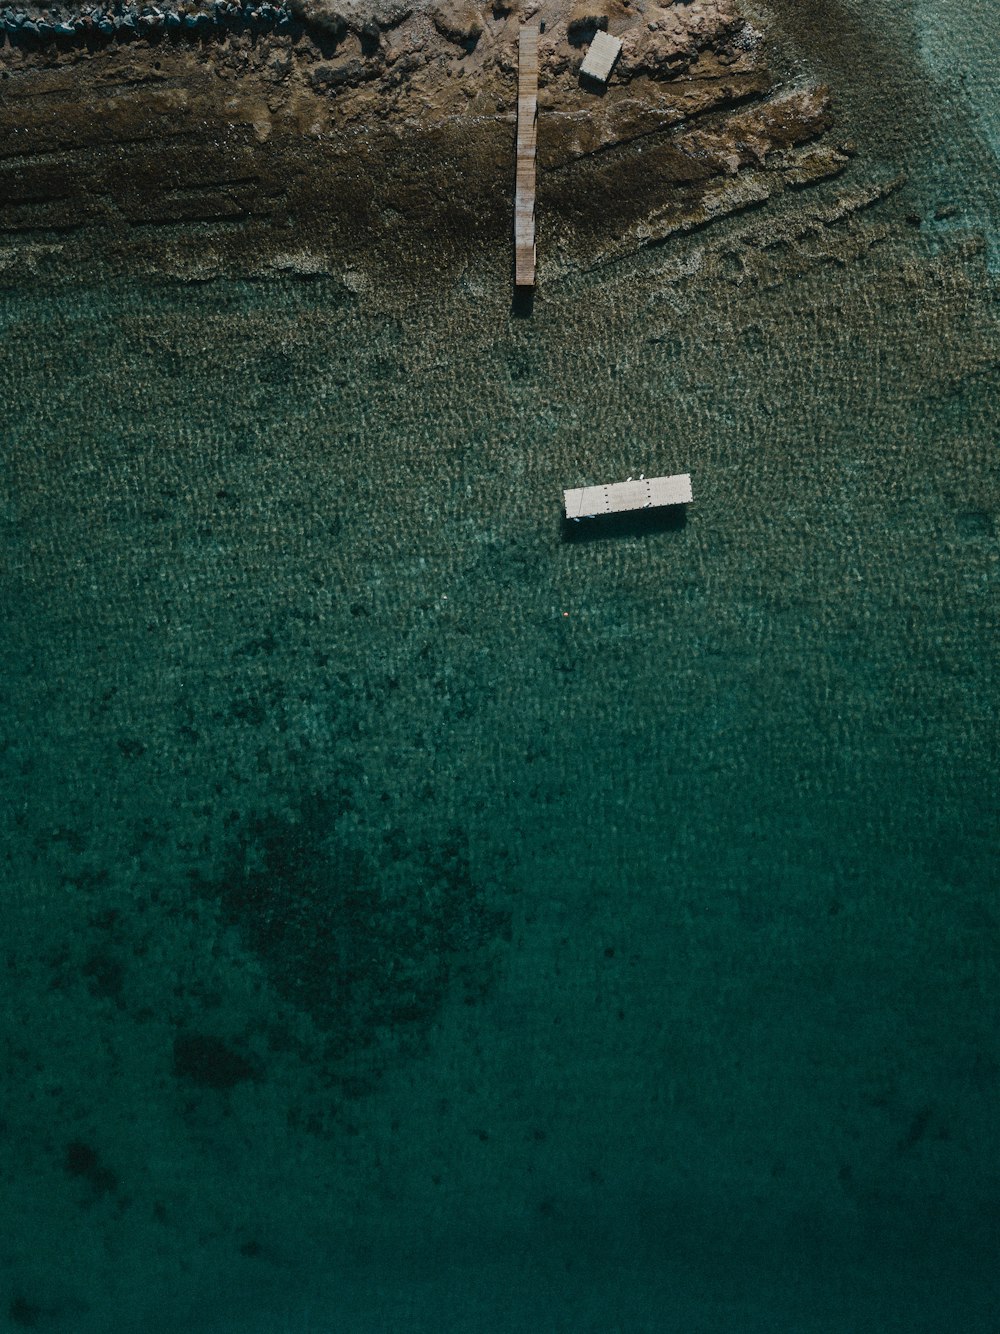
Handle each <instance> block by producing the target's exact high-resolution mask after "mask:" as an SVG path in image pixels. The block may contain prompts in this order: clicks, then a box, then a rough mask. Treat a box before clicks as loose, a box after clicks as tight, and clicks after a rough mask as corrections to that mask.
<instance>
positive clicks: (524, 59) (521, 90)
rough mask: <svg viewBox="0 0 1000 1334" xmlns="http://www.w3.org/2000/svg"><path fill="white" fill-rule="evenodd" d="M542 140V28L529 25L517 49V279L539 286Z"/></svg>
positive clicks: (515, 206)
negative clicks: (537, 181) (537, 231)
mask: <svg viewBox="0 0 1000 1334" xmlns="http://www.w3.org/2000/svg"><path fill="white" fill-rule="evenodd" d="M537 143H538V29H537V28H536V27H529V26H527V25H525V26H523V27H522V28H521V31H520V33H519V35H518V49H517V176H516V184H515V190H514V282H515V284H516V285H517V286H518V287H533V286H534V285H535V150H536V147H537Z"/></svg>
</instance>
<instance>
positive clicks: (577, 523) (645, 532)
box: [562, 505, 687, 542]
mask: <svg viewBox="0 0 1000 1334" xmlns="http://www.w3.org/2000/svg"><path fill="white" fill-rule="evenodd" d="M686 525H687V506H686V505H667V506H664V507H663V508H662V509H655V510H628V511H626V512H625V513H624V514H602V515H598V516H597V517H596V518H592V519H567V518H566V517H565V516H564V517H563V519H562V540H563V541H564V542H597V541H601V540H605V539H609V538H616V537H650V536H652V534H654V533H673V532H677V531H678V530H679V529H681V528H684V527H685V526H686Z"/></svg>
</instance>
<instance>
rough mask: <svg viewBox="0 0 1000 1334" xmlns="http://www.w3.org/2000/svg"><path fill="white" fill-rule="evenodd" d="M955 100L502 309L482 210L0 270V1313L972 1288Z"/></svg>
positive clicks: (774, 1316)
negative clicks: (6, 276) (476, 249)
mask: <svg viewBox="0 0 1000 1334" xmlns="http://www.w3.org/2000/svg"><path fill="white" fill-rule="evenodd" d="M947 8H948V7H947V6H945V5H941V6H940V7H939V9H938V11H937V13H938V14H939V15H941V16H944V17H946V10H947ZM947 31H948V27H947V24H945V23H944V22H943V19H942V24H939V26H938V29H937V32H938V38H936V39H935V40H943V39H942V38H941V36H940V34H941V33H944V34H947ZM911 37H912V34H910V35H909V36H907V43H909V42H910V39H911ZM912 49H914V48H912V46H911V45H909V44H908V45H907V47H906V50H907V52H908V53H912ZM812 58H813V59H815V60H818V59H819V55H817V54H816V53H815V52H814V53H813V54H812ZM964 58H965V57H964V56H963V59H964ZM969 58H970V59H971V57H969ZM851 95H852V94H851V91H850V89H848V91H847V92H846V93H845V94H844V96H845V98H846V105H845V109H844V114H845V115H846V116H847V118H848V119H850V117H851V116H853V117H854V118H855V121H856V123H857V125H860V124H861V123H862V120H861V116H860V111H859V104H857V103H854V104H852V103H851V101H850V97H851ZM960 102H961V99H957V101H956V106H957V108H958V109H957V110H955V113H954V119H953V121H952V122H951V133H952V135H953V142H954V144H955V161H956V162H957V163H959V164H961V171H959V170H958V169H957V168H956V170H955V172H954V175H953V177H951V178H948V177H947V176H945V177H942V175H941V171H942V166H941V161H940V158H939V156H938V155H937V154H935V153H930V152H929V151H926V147H925V146H923V145H918V146H917V147H916V148H914V149H913V150H912V154H911V156H909V157H908V158H907V160H906V161H905V162H904V161H900V160H898V159H897V158H894V157H893V153H894V151H895V147H894V145H895V140H894V139H893V137H892V136H891V135H888V134H887V135H886V137H885V139H884V140H883V142H882V143H881V145H880V149H879V154H878V155H876V154H874V153H873V154H872V160H870V161H862V162H860V163H859V164H858V166H857V168H856V179H857V180H859V181H864V180H865V179H866V178H872V179H874V178H881V177H883V176H885V175H886V174H887V173H889V172H890V171H892V170H898V169H899V167H900V166H905V167H906V168H907V169H908V170H909V171H910V173H911V183H910V185H908V186H907V187H906V188H905V189H906V191H908V192H909V193H904V195H903V197H902V202H901V203H898V204H890V205H887V206H885V207H884V208H883V209H877V208H876V209H873V210H871V211H870V212H869V213H867V214H865V215H862V216H861V217H860V218H859V219H858V220H857V221H855V222H852V223H847V224H845V225H844V228H843V229H842V232H837V239H836V243H835V244H834V245H833V246H828V245H827V244H826V243H825V242H824V241H822V240H820V241H817V240H816V239H815V238H810V237H809V236H808V235H805V236H802V237H799V239H797V240H792V241H790V242H788V243H787V244H782V245H775V246H773V247H768V248H762V247H761V246H760V244H759V243H758V242H757V240H754V236H755V235H756V233H754V232H753V227H754V224H753V223H751V222H747V221H745V220H744V221H743V222H740V221H734V222H731V223H728V224H725V225H724V226H723V227H722V228H721V229H718V234H716V233H714V232H712V233H705V234H703V235H701V236H695V237H688V238H685V239H682V240H680V241H672V242H670V243H669V244H668V245H667V246H664V247H661V248H659V249H656V250H651V251H648V252H646V253H645V254H643V255H641V256H639V257H637V258H635V259H632V260H629V261H625V262H622V263H619V264H617V265H614V266H611V267H608V268H605V269H602V270H598V271H596V272H595V273H592V274H589V275H585V276H579V277H575V278H566V279H563V280H560V281H558V282H554V283H553V284H551V285H550V286H549V287H543V289H542V291H541V292H540V294H539V299H538V301H537V303H536V306H535V310H534V313H533V315H532V317H531V318H530V319H519V318H514V317H512V315H511V313H510V311H509V309H508V301H509V293H508V290H507V256H506V255H495V256H490V257H488V262H487V263H486V264H484V266H483V267H482V269H480V270H478V271H476V272H472V271H470V272H468V273H467V274H466V275H465V276H464V277H463V278H462V279H461V280H460V281H459V282H457V283H452V282H449V283H447V284H444V283H443V284H442V289H441V291H440V292H439V293H437V294H436V300H435V302H434V303H432V304H428V303H427V302H426V301H423V300H421V301H419V302H418V301H416V300H415V299H413V298H412V297H411V296H410V295H409V294H408V293H407V292H406V290H405V289H404V288H402V287H400V288H399V289H397V290H393V291H385V290H376V289H371V288H367V287H365V285H364V283H363V282H361V283H359V282H357V281H353V280H352V284H351V285H350V286H348V285H346V284H344V283H339V282H333V281H315V282H304V283H273V284H259V285H240V284H227V283H222V282H216V283H212V284H207V285H204V286H198V287H183V286H176V287H170V286H162V285H161V286H150V285H146V284H143V283H142V282H141V281H139V280H138V279H137V280H136V281H135V282H133V283H129V284H114V285H108V286H105V287H96V286H81V287H76V288H72V289H64V290H60V291H49V292H41V291H38V292H34V293H28V292H8V293H5V294H4V295H3V298H2V302H0V320H2V327H3V340H2V353H0V355H2V376H0V383H2V385H3V400H4V402H3V407H4V439H5V451H4V453H5V468H4V490H3V499H4V520H3V521H4V526H5V533H4V536H5V543H4V550H5V552H6V557H5V586H6V591H7V599H6V607H7V616H6V619H5V626H4V636H3V641H2V643H3V677H2V679H3V683H4V690H5V693H6V700H5V708H4V716H5V727H4V747H3V750H2V756H0V763H2V765H3V770H2V773H3V779H2V781H3V790H4V792H5V794H6V795H7V801H6V803H5V805H4V816H3V818H4V820H5V823H6V829H5V833H6V838H5V846H6V848H7V850H8V856H9V862H8V867H9V869H8V875H7V881H6V902H5V913H4V955H3V957H4V965H5V968H6V978H5V994H6V995H7V996H8V997H9V1005H8V1007H7V1021H8V1029H9V1031H8V1035H7V1040H6V1045H5V1051H6V1055H5V1058H4V1060H5V1071H4V1073H5V1084H6V1095H5V1098H4V1107H3V1112H2V1116H3V1121H4V1129H5V1135H4V1140H3V1145H4V1161H3V1174H4V1183H5V1185H4V1199H5V1208H4V1218H5V1227H4V1229H3V1245H2V1249H0V1263H2V1265H3V1269H4V1272H5V1292H6V1293H8V1294H9V1296H8V1297H6V1298H5V1301H6V1306H5V1308H4V1311H3V1312H2V1314H3V1315H4V1316H5V1317H6V1318H7V1321H8V1324H9V1326H10V1328H12V1329H19V1328H28V1327H37V1328H40V1329H50V1328H51V1329H53V1330H73V1331H81V1332H82V1334H90V1331H107V1330H111V1329H114V1330H132V1329H136V1330H138V1329H142V1330H147V1331H157V1330H164V1331H166V1330H175V1329H179V1328H186V1329H191V1330H198V1331H201V1330H205V1331H210V1332H211V1334H216V1332H218V1334H223V1332H225V1334H228V1332H229V1331H235V1330H244V1329H260V1330H267V1331H285V1330H289V1331H292V1330H295V1331H300V1330H323V1331H326V1330H348V1331H355V1330H356V1331H369V1330H393V1331H396V1330H423V1329H425V1328H426V1329H428V1330H429V1329H440V1328H444V1329H449V1330H470V1331H471V1330H535V1329H544V1330H560V1329H565V1330H573V1331H577V1330H581V1329H589V1330H595V1331H607V1330H623V1331H630V1332H631V1331H645V1330H649V1331H659V1330H663V1329H672V1328H677V1329H683V1330H686V1331H687V1330H691V1331H699V1330H704V1331H716V1330H719V1331H728V1330H734V1329H739V1330H761V1331H764V1330H768V1331H770V1330H775V1329H781V1330H793V1329H794V1330H796V1331H800V1330H803V1331H804V1330H809V1331H813V1330H823V1331H826V1330H829V1331H843V1330H846V1329H850V1330H859V1331H860V1330H869V1329H878V1330H896V1329H898V1330H907V1331H912V1330H928V1331H932V1330H933V1331H937V1330H942V1329H948V1328H961V1329H965V1330H989V1329H993V1328H995V1327H996V1324H997V1317H998V1309H997V1306H998V1298H1000V1292H998V1285H997V1281H996V1278H995V1273H994V1270H993V1268H992V1267H991V1260H992V1256H993V1253H994V1247H995V1238H996V1228H997V1221H998V1220H997V1205H996V1200H997V1184H998V1182H997V1161H998V1159H997V1150H998V1141H997V1130H996V1118H995V1105H996V1096H997V1085H998V1073H1000V1051H998V1041H997V1030H996V1024H995V1013H994V1012H995V1004H994V1002H995V994H996V983H997V969H998V948H1000V922H998V919H997V915H996V908H995V902H994V891H995V881H994V875H993V869H992V868H993V858H994V857H995V833H996V829H995V808H994V802H993V797H992V789H993V783H994V778H993V775H994V767H995V760H996V731H995V699H996V696H995V680H994V674H993V668H992V660H993V656H994V654H993V652H992V644H993V642H994V636H995V621H996V602H995V581H996V572H997V541H996V508H997V481H998V477H997V463H996V450H995V443H996V421H997V398H998V385H997V375H996V370H997V355H998V354H997V346H998V340H997V333H998V329H997V325H998V320H997V306H996V301H995V296H996V291H995V280H994V279H991V277H990V274H989V271H988V262H989V250H988V248H987V247H986V246H984V244H983V243H981V242H980V241H978V240H977V239H976V236H977V235H980V236H981V235H983V234H985V233H986V232H987V230H988V217H987V215H986V211H985V210H986V204H987V203H988V201H989V199H990V190H991V189H992V185H991V179H990V177H989V174H988V170H987V168H986V166H984V165H983V164H985V163H988V162H989V161H991V160H992V158H991V155H990V153H989V151H988V147H989V145H988V144H987V142H986V139H985V138H984V136H983V134H982V130H981V125H980V123H979V121H978V120H977V114H978V113H977V114H974V113H973V112H972V111H971V110H969V109H968V108H965V109H963V107H962V106H960V105H959V103H960ZM983 107H984V108H985V109H984V110H983V112H982V114H988V111H989V108H988V106H987V105H986V104H985V103H984V104H983ZM852 128H854V132H855V133H857V128H856V126H855V127H852ZM876 157H877V160H875V158H876ZM970 163H971V164H977V163H978V164H979V166H978V167H977V168H976V171H975V172H973V171H972V170H971V168H970V165H969V164H970ZM977 173H978V174H977ZM942 181H944V185H942ZM947 185H951V186H953V187H954V188H953V190H952V193H953V194H956V197H957V192H959V191H960V190H961V192H962V193H961V200H960V203H961V209H960V211H959V213H957V214H950V215H949V216H948V217H946V218H939V219H935V218H934V217H933V207H934V204H935V202H936V201H939V200H940V198H941V191H942V189H944V188H945V186H947ZM836 188H838V189H839V188H840V187H836ZM969 201H972V202H969ZM984 201H985V202H984ZM782 207H783V208H784V211H785V213H786V214H787V215H788V216H789V217H790V218H791V217H794V216H795V215H796V212H797V211H798V210H807V209H808V208H810V207H812V201H811V200H810V199H806V198H805V197H803V199H802V201H801V203H799V202H798V201H795V200H792V201H789V202H788V203H786V204H785V205H783V206H782ZM907 209H911V210H912V209H918V210H920V212H921V216H922V217H925V221H924V223H923V224H922V225H921V226H920V227H917V226H915V225H910V224H907V223H906V222H905V221H902V220H901V219H902V217H903V215H904V214H905V212H906V210H907ZM925 209H926V213H925V212H924V210H925ZM758 221H759V220H758ZM836 230H837V229H834V231H835V232H836ZM740 235H746V236H747V238H748V239H747V241H746V243H745V244H744V243H741V242H740V241H739V237H740ZM543 272H544V270H543ZM680 470H684V471H690V472H691V473H692V475H693V479H694V489H695V504H694V505H693V506H692V507H691V510H690V514H689V516H688V518H687V521H686V522H679V521H676V520H673V519H671V520H670V521H668V522H665V523H664V524H662V525H655V526H652V527H649V526H647V527H646V528H634V529H629V528H626V529H625V530H624V531H620V532H616V533H614V534H611V535H608V536H605V537H598V538H588V537H587V535H585V534H584V533H582V532H581V531H577V530H571V531H568V532H567V531H565V530H564V529H563V528H562V527H561V525H560V521H559V499H560V488H561V487H562V486H564V485H576V484H581V483H586V482H590V481H597V480H603V479H606V478H614V477H624V476H626V475H628V474H630V473H632V474H634V473H637V472H639V471H644V472H646V473H647V474H651V473H659V472H672V471H680Z"/></svg>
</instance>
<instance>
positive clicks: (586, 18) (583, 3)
mask: <svg viewBox="0 0 1000 1334" xmlns="http://www.w3.org/2000/svg"><path fill="white" fill-rule="evenodd" d="M611 9H612V3H611V0H575V3H574V5H573V8H572V9H571V10H570V14H569V23H568V24H567V27H566V31H567V33H568V35H569V39H570V41H571V42H576V41H586V40H587V39H588V38H590V37H592V36H593V34H594V33H595V32H597V30H598V29H599V28H600V29H602V30H603V31H605V32H606V31H607V27H608V19H609V18H610V17H611Z"/></svg>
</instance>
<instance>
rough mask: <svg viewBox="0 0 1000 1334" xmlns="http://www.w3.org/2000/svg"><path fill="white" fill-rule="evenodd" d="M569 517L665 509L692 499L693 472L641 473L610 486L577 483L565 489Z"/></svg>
mask: <svg viewBox="0 0 1000 1334" xmlns="http://www.w3.org/2000/svg"><path fill="white" fill-rule="evenodd" d="M563 499H564V501H565V504H566V518H567V519H596V518H597V517H598V515H601V514H623V513H625V512H626V511H628V510H649V509H662V508H663V507H664V506H667V505H689V504H690V503H691V474H690V473H689V472H679V473H676V474H675V475H674V476H673V477H640V478H639V480H638V481H632V480H629V481H627V482H609V483H608V484H607V486H577V487H571V488H570V489H569V490H568V491H564V492H563Z"/></svg>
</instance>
